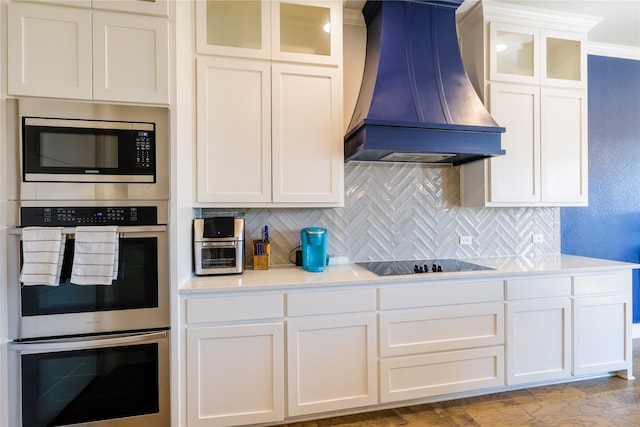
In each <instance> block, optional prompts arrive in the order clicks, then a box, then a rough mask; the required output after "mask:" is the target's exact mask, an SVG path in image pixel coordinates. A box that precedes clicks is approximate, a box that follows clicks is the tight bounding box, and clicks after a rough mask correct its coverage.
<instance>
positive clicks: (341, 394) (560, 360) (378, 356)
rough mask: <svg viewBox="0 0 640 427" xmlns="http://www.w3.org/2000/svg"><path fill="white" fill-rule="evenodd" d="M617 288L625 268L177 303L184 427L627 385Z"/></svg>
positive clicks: (625, 313)
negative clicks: (597, 379)
mask: <svg viewBox="0 0 640 427" xmlns="http://www.w3.org/2000/svg"><path fill="white" fill-rule="evenodd" d="M631 288H632V276H631V270H625V271H609V272H593V271H591V272H589V273H586V274H585V273H579V272H576V273H573V274H572V273H569V274H529V273H527V274H526V275H525V274H523V275H515V276H506V275H505V276H504V277H494V278H477V279H468V280H460V279H454V280H437V281H434V280H425V281H411V282H403V281H397V282H385V283H383V284H379V285H377V286H376V285H369V284H360V285H358V286H337V285H335V284H334V285H333V286H328V287H324V286H322V287H316V286H314V288H313V289H309V288H308V287H307V288H305V285H303V286H300V287H296V288H289V289H286V290H281V291H278V290H270V291H262V292H260V291H258V292H255V291H249V290H245V291H238V292H233V291H229V292H219V293H212V294H208V295H197V294H196V295H189V296H187V297H186V298H185V304H184V313H185V316H184V322H185V325H186V357H185V360H186V368H185V372H186V378H187V380H186V396H185V399H184V401H185V402H186V425H188V426H189V427H201V426H204V427H220V426H239V425H256V424H274V423H282V422H288V421H297V420H298V419H301V418H304V417H310V416H316V414H317V415H318V416H323V415H326V414H329V413H346V412H349V411H353V410H354V409H356V408H364V407H370V408H375V407H376V405H378V404H397V405H402V404H403V403H402V402H405V401H406V402H409V401H411V400H414V401H416V400H417V401H419V400H420V399H423V400H430V401H431V400H434V399H437V398H438V396H442V397H443V398H444V397H446V398H453V397H459V396H460V395H462V394H464V395H468V394H469V393H470V392H473V393H474V394H479V393H483V392H496V391H501V390H504V389H507V388H509V389H514V388H517V387H519V386H522V387H527V385H526V384H537V385H543V384H545V383H549V382H556V381H569V380H571V379H572V378H577V377H579V376H583V377H584V376H589V375H592V376H593V375H605V374H607V373H610V372H614V373H616V374H617V375H620V376H622V377H626V378H629V379H632V378H633V376H632V368H633V367H632V354H631V352H632V341H631V325H632V323H631V305H632V292H631Z"/></svg>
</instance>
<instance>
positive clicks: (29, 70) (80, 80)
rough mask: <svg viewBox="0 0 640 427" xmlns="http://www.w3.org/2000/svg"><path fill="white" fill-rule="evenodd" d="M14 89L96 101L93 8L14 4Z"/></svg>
mask: <svg viewBox="0 0 640 427" xmlns="http://www.w3.org/2000/svg"><path fill="white" fill-rule="evenodd" d="M8 15H9V16H8V92H9V94H11V95H27V96H44V97H55V98H76V99H91V97H92V64H91V54H92V47H91V11H89V10H78V9H71V8H61V7H55V6H44V5H38V4H24V3H20V2H10V3H9V5H8Z"/></svg>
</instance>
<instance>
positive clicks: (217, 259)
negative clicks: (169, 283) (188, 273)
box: [193, 216, 244, 276]
mask: <svg viewBox="0 0 640 427" xmlns="http://www.w3.org/2000/svg"><path fill="white" fill-rule="evenodd" d="M193 255H194V264H195V273H196V275H199V276H200V275H211V274H239V273H242V272H243V271H244V218H237V217H231V216H218V217H212V218H201V219H194V220H193Z"/></svg>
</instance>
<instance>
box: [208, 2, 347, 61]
mask: <svg viewBox="0 0 640 427" xmlns="http://www.w3.org/2000/svg"><path fill="white" fill-rule="evenodd" d="M341 7H342V6H341V5H340V4H339V3H336V2H333V1H329V2H327V1H297V0H290V1H268V0H264V1H260V0H249V1H219V0H198V1H197V2H196V21H197V22H196V26H197V33H196V42H197V51H198V53H200V54H212V55H226V56H240V57H243V58H262V59H272V60H281V61H294V62H305V63H317V64H327V65H338V64H339V63H341V61H342V59H341V55H342V46H341V42H342V37H341V34H342V28H341V27H342V20H341V17H340V13H341Z"/></svg>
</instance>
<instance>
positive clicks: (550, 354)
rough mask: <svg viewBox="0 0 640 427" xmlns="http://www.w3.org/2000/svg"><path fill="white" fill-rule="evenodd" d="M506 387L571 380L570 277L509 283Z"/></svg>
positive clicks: (532, 279) (522, 280) (528, 279)
mask: <svg viewBox="0 0 640 427" xmlns="http://www.w3.org/2000/svg"><path fill="white" fill-rule="evenodd" d="M506 289H507V300H508V302H507V319H506V322H507V384H509V385H512V384H524V383H530V382H537V381H545V380H553V379H560V378H566V377H570V376H571V360H572V359H571V348H572V346H571V277H550V278H526V279H514V280H508V281H507V288H506Z"/></svg>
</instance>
